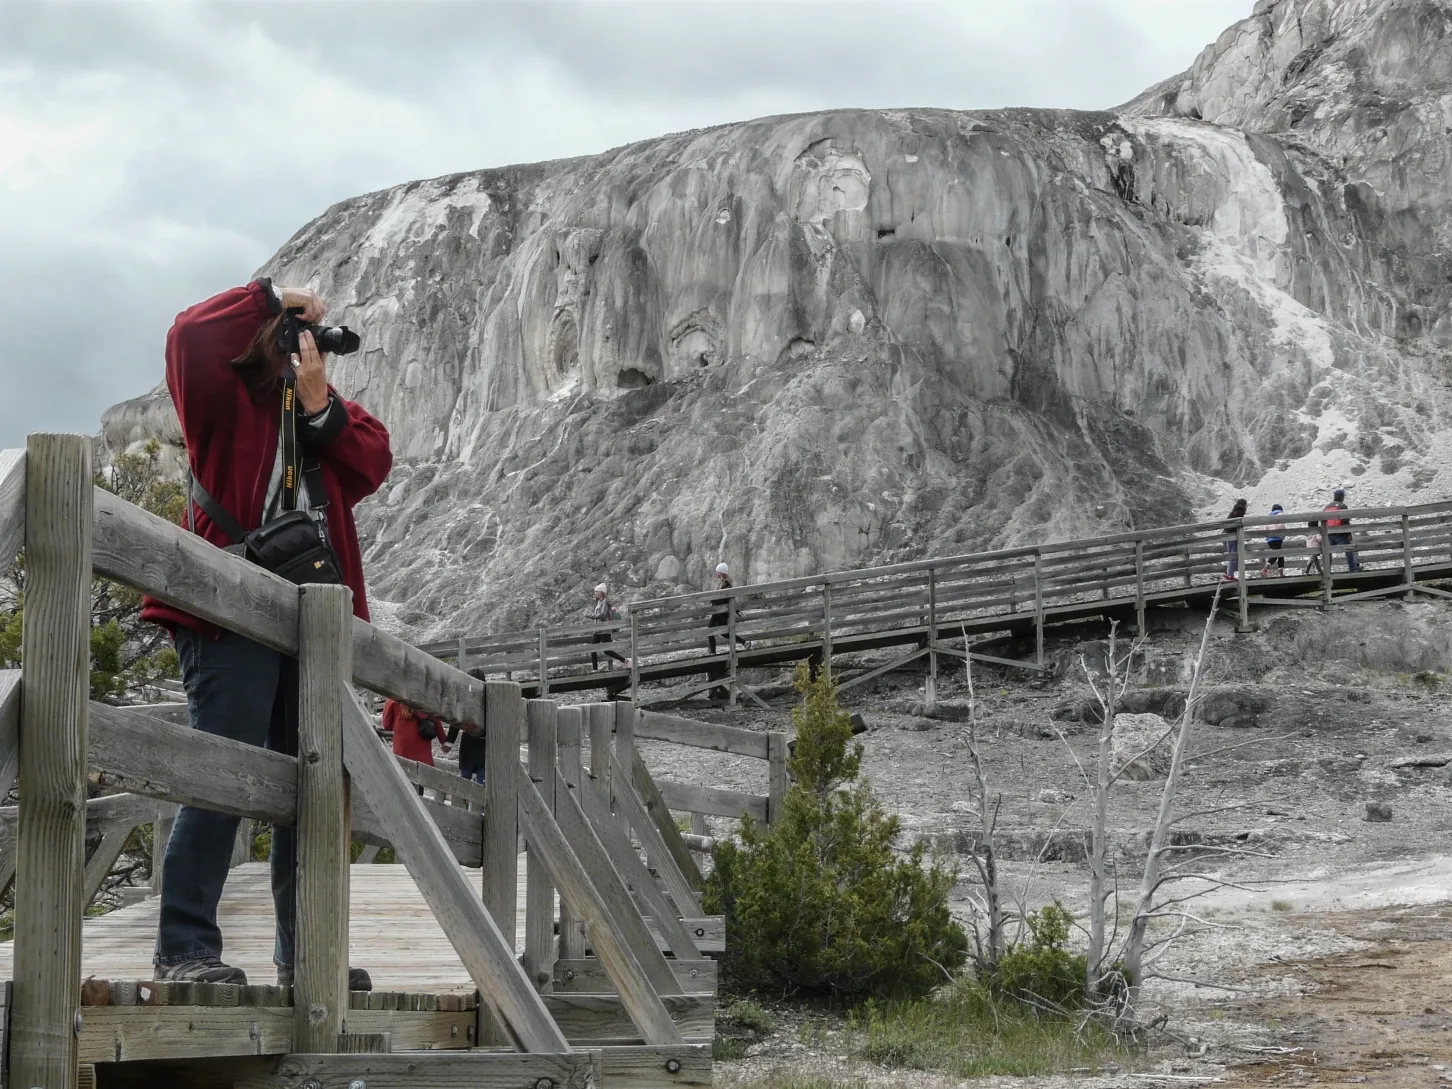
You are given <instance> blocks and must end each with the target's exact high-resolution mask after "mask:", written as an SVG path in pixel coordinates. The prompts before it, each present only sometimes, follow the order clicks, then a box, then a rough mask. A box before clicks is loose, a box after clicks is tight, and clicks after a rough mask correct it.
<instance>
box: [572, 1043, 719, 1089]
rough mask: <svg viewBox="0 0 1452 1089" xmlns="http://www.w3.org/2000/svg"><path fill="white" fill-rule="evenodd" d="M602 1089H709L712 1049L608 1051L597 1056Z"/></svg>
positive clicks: (664, 1048)
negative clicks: (626, 1088)
mask: <svg viewBox="0 0 1452 1089" xmlns="http://www.w3.org/2000/svg"><path fill="white" fill-rule="evenodd" d="M599 1054H600V1082H601V1085H602V1086H603V1087H604V1089H611V1087H628V1089H710V1085H711V1049H710V1047H709V1046H706V1045H695V1046H689V1045H688V1046H685V1047H610V1048H605V1049H604V1050H603V1051H601V1052H600V1053H599Z"/></svg>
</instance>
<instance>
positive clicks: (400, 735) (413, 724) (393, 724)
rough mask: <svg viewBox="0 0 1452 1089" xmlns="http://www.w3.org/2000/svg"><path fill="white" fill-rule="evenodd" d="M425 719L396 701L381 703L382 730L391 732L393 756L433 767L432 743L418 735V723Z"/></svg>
mask: <svg viewBox="0 0 1452 1089" xmlns="http://www.w3.org/2000/svg"><path fill="white" fill-rule="evenodd" d="M426 717H427V716H425V715H422V714H420V713H419V712H418V711H415V710H414V709H413V708H412V707H408V706H406V705H404V704H401V703H399V702H398V701H397V700H385V701H384V703H383V728H384V729H385V730H392V731H393V752H394V754H395V755H397V756H401V757H403V758H404V759H405V760H416V761H418V763H420V764H427V765H428V766H429V767H433V765H434V743H433V741H432V740H431V739H429V738H425V737H419V735H418V726H419V723H420V722H421V721H422V720H423V719H424V718H426ZM436 721H437V720H436ZM435 731H436V732H437V726H436V727H435Z"/></svg>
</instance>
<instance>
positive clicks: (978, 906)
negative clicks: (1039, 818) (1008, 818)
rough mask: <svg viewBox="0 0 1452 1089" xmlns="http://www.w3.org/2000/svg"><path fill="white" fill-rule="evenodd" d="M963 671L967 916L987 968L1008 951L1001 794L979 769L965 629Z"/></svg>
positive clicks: (980, 759)
mask: <svg viewBox="0 0 1452 1089" xmlns="http://www.w3.org/2000/svg"><path fill="white" fill-rule="evenodd" d="M963 651H964V656H963V671H964V674H965V676H966V677H967V679H968V737H967V745H968V756H969V759H971V760H972V761H973V782H974V788H973V793H974V795H975V801H976V802H977V810H978V837H979V838H978V850H976V851H974V852H973V865H974V866H975V867H976V868H977V870H978V878H979V880H980V881H981V882H982V884H983V893H982V896H981V898H980V897H976V896H972V895H971V894H970V903H971V904H972V905H973V908H974V918H972V919H971V920H970V925H971V926H972V929H973V941H974V946H975V959H976V960H977V962H978V967H979V969H980V970H991V969H992V968H993V967H994V966H995V965H997V964H998V962H999V961H1000V960H1001V959H1002V958H1003V955H1004V954H1005V953H1006V952H1007V951H1008V946H1007V941H1006V936H1005V933H1004V923H1003V895H1002V891H1001V889H1000V887H999V882H998V852H997V850H996V848H995V845H994V830H995V829H996V827H997V825H998V809H999V805H1000V804H1001V803H1002V801H1003V799H1002V796H1001V795H999V796H995V797H994V798H993V799H992V800H991V801H990V799H989V792H988V776H987V774H986V773H985V772H984V770H983V754H982V752H981V751H980V750H979V747H978V694H977V692H976V691H975V689H974V687H973V658H972V656H971V655H970V653H969V644H968V632H967V630H966V628H965V630H964V632H963ZM979 919H984V920H986V922H987V928H988V933H987V936H986V938H985V936H984V934H983V933H982V930H981V928H980V926H979Z"/></svg>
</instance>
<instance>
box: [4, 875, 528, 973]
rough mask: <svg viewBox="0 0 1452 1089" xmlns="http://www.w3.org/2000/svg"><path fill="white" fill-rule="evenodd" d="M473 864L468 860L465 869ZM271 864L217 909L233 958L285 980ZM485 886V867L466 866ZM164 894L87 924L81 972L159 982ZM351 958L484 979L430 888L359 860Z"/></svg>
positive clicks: (386, 969) (230, 888)
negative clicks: (438, 911)
mask: <svg viewBox="0 0 1452 1089" xmlns="http://www.w3.org/2000/svg"><path fill="white" fill-rule="evenodd" d="M460 869H463V867H460ZM268 872H269V869H268V865H267V863H265V862H249V863H245V864H243V865H241V866H238V867H237V868H236V869H234V870H232V871H231V873H230V874H229V875H228V877H227V888H226V891H225V892H224V893H223V895H222V903H221V905H220V906H219V907H218V910H217V921H218V922H219V924H220V925H221V927H222V937H223V940H224V941H225V943H226V948H225V950H224V952H223V956H224V957H225V959H226V960H227V962H228V963H229V964H234V965H236V966H237V967H239V968H241V969H242V970H243V971H245V972H246V973H247V979H248V981H249V982H252V983H264V984H266V983H274V982H276V978H275V977H276V970H275V969H274V968H273V965H272V936H273V912H272V886H271V884H270V879H269V876H268ZM464 872H465V876H466V878H467V880H468V882H469V884H470V885H471V886H472V887H473V888H474V889H475V891H476V893H477V892H478V890H479V888H480V885H479V871H478V869H477V868H476V869H472V870H465V871H464ZM524 887H525V864H524V856H523V855H521V856H520V865H519V881H518V900H517V902H518V904H519V908H518V911H517V912H516V914H517V916H518V926H517V927H516V928H515V933H516V934H518V935H519V937H518V940H517V941H516V945H515V950H516V952H519V953H522V952H524V902H525V897H524ZM160 907H161V901H160V899H159V898H158V897H149V898H147V899H146V900H143V901H141V902H140V903H137V904H132V905H130V906H129V907H123V908H118V909H117V910H116V911H113V912H111V913H109V914H107V915H98V916H95V917H93V918H88V919H87V920H86V921H85V922H84V923H83V924H82V926H81V978H83V979H84V978H87V977H92V976H93V977H95V978H97V979H150V978H151V951H152V946H153V944H154V943H155V941H156V918H157V912H158V911H159V910H160ZM14 952H15V946H14V943H12V942H4V943H0V979H9V978H11V968H12V956H13V954H14ZM348 960H349V963H350V964H353V965H356V966H357V967H359V968H366V969H368V972H369V974H370V975H372V977H373V986H374V989H375V990H380V991H427V992H434V993H439V994H449V993H472V992H473V990H474V983H473V981H472V980H470V978H469V973H468V972H467V971H466V970H465V969H464V966H463V965H462V964H461V963H460V961H459V956H458V954H457V953H455V952H454V947H453V946H452V945H450V944H449V939H448V938H447V936H445V934H444V931H443V928H442V927H440V926H439V924H438V921H437V920H436V919H435V918H434V915H433V912H431V911H430V910H429V908H428V905H427V904H426V903H425V902H424V898H423V894H422V893H421V892H419V890H418V886H416V885H415V884H414V882H413V878H411V877H409V875H408V870H407V869H406V868H405V867H404V866H402V865H378V864H376V863H374V864H369V865H358V866H353V867H352V873H351V877H350V895H349V905H348Z"/></svg>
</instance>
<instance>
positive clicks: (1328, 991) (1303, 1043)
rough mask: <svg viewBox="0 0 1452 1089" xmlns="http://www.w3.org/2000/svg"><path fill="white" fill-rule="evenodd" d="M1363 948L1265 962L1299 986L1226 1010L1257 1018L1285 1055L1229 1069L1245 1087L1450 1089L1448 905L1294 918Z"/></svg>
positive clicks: (1451, 910)
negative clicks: (1433, 1088)
mask: <svg viewBox="0 0 1452 1089" xmlns="http://www.w3.org/2000/svg"><path fill="white" fill-rule="evenodd" d="M1286 921H1287V922H1288V923H1291V924H1296V923H1299V924H1300V925H1304V926H1308V927H1321V928H1326V929H1330V930H1333V931H1335V932H1336V933H1338V934H1341V935H1343V936H1345V937H1349V938H1353V939H1357V940H1360V941H1366V942H1369V943H1372V944H1369V945H1368V946H1367V947H1366V948H1363V949H1359V950H1357V951H1355V952H1351V953H1341V954H1337V955H1335V956H1330V957H1321V958H1315V959H1310V960H1295V961H1285V962H1282V963H1279V964H1274V965H1267V966H1265V967H1264V968H1262V969H1261V970H1260V972H1261V974H1262V975H1271V974H1274V975H1279V976H1284V975H1285V974H1286V973H1287V970H1289V971H1290V972H1291V973H1293V974H1295V975H1297V976H1299V977H1301V979H1302V980H1304V985H1305V988H1306V989H1305V991H1304V992H1303V993H1302V994H1299V995H1295V996H1280V997H1276V998H1274V999H1267V1000H1262V1001H1259V1002H1255V1003H1249V1004H1245V1005H1242V1006H1239V1007H1238V1008H1237V1007H1235V1006H1232V1007H1231V1010H1230V1011H1228V1012H1233V1013H1235V1014H1237V1015H1239V1016H1243V1017H1246V1018H1249V1019H1260V1020H1262V1021H1264V1022H1265V1023H1266V1024H1267V1025H1268V1026H1270V1027H1271V1028H1272V1029H1273V1030H1274V1032H1275V1034H1276V1035H1277V1036H1280V1037H1281V1038H1282V1039H1283V1040H1284V1043H1283V1044H1282V1045H1280V1046H1283V1047H1286V1048H1288V1049H1298V1050H1288V1051H1287V1052H1286V1053H1283V1054H1275V1053H1273V1052H1270V1051H1267V1052H1265V1053H1263V1054H1264V1056H1265V1057H1264V1060H1263V1061H1261V1062H1258V1063H1254V1064H1253V1065H1250V1064H1246V1065H1240V1066H1237V1067H1235V1068H1232V1070H1230V1071H1228V1072H1227V1084H1230V1085H1243V1086H1261V1085H1279V1086H1302V1085H1305V1086H1342V1085H1345V1086H1351V1085H1373V1086H1378V1087H1385V1089H1402V1087H1404V1086H1429V1085H1441V1084H1452V940H1449V938H1448V935H1449V934H1452V904H1447V903H1443V904H1438V905H1433V906H1418V907H1405V908H1388V909H1381V910H1374V911H1362V912H1348V913H1344V914H1336V915H1331V916H1317V915H1308V916H1304V917H1300V918H1298V917H1296V916H1291V917H1290V918H1289V919H1287V920H1286Z"/></svg>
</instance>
